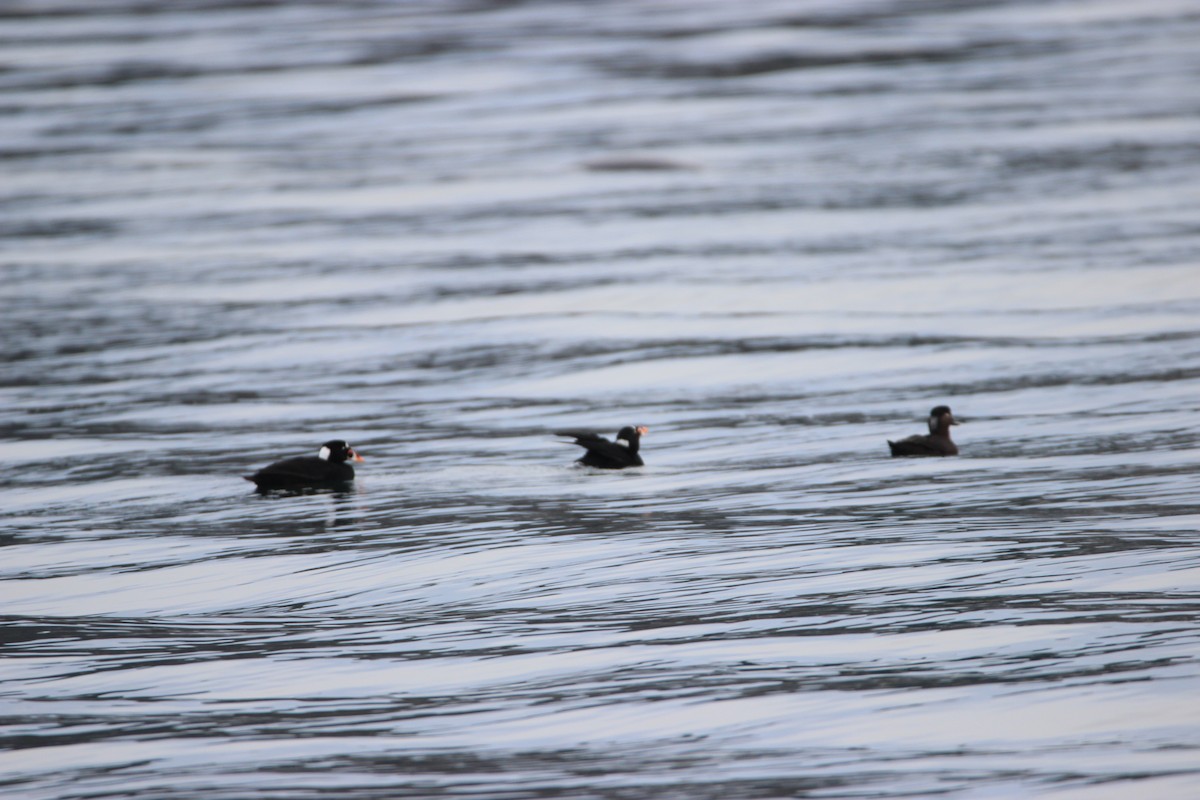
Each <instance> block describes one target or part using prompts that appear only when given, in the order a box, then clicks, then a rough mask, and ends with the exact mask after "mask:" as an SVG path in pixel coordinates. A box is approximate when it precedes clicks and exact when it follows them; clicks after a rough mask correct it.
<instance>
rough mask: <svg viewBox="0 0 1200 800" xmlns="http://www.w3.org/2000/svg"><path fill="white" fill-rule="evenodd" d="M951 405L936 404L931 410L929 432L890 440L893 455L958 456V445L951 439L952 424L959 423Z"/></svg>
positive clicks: (889, 444) (889, 445)
mask: <svg viewBox="0 0 1200 800" xmlns="http://www.w3.org/2000/svg"><path fill="white" fill-rule="evenodd" d="M958 424H959V422H958V420H956V419H954V414H953V413H952V412H951V411H950V406H935V407H934V408H933V410H932V411H930V412H929V433H928V434H927V435H921V434H917V435H915V436H909V437H907V438H905V439H901V440H899V441H897V442H893V441H892V440H890V439H889V440H888V447H890V448H891V450H892V455H893V456H897V457H899V456H956V455H958V445H956V444H955V443H954V442H953V441H952V440H951V439H950V426H951V425H958Z"/></svg>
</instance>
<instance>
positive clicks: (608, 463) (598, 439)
mask: <svg viewBox="0 0 1200 800" xmlns="http://www.w3.org/2000/svg"><path fill="white" fill-rule="evenodd" d="M648 430H649V428H647V427H646V426H645V425H638V426H636V427H635V426H633V425H626V426H625V427H624V428H621V430H619V431H617V440H616V441H615V442H610V441H609V440H608V439H606V438H604V437H603V436H601V435H600V434H598V433H592V432H591V431H556V432H555V434H554V435H555V436H566V437H568V438H570V439H574V440H575V441H574V442H564V443H563V444H577V445H579V446H580V447H582V448H584V449H585V450H587V452H586V453H584V454H583V458H580V459H579V460H578V461H576V462H575V463H576V464H583V465H584V466H585V467H598V468H599V469H624V468H625V467H640V466H643V465H644V464H645V463H646V462H644V461H642V457H641V456H639V455H638V445H639V444H640V443H641V438H642V436H643V435H644V434H645V433H646V432H647V431H648Z"/></svg>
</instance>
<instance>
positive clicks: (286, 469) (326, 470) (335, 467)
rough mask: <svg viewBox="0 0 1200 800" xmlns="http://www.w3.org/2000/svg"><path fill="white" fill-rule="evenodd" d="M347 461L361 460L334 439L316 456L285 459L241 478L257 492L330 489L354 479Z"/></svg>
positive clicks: (349, 448)
mask: <svg viewBox="0 0 1200 800" xmlns="http://www.w3.org/2000/svg"><path fill="white" fill-rule="evenodd" d="M348 459H351V460H354V461H359V462H361V461H362V460H363V457H362V456H360V455H359V454H358V453H356V452H354V448H352V447H351V446H350V445H348V444H346V443H345V442H344V441H342V440H341V439H333V440H331V441H328V442H326V443H325V444H323V445H321V449H320V451H319V452H318V453H317V454H316V455H315V456H296V457H295V458H285V459H283V460H282V461H276V462H275V463H274V464H271V465H269V466H266V467H263V468H262V469H260V470H259V471H258V472H256V473H254V474H253V475H244V476H243V477H244V478H245V479H246V480H248V481H251V482H252V483H254V485H255V486H257V487H258V488H259V489H306V488H322V487H332V486H337V485H338V484H343V483H349V482H350V481H352V480H354V467H352V466H350V465H349V464H347V463H346V461H347V460H348Z"/></svg>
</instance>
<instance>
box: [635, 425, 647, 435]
mask: <svg viewBox="0 0 1200 800" xmlns="http://www.w3.org/2000/svg"><path fill="white" fill-rule="evenodd" d="M635 430H637V432H638V436H645V435H646V434H647V433H649V432H650V429H649V428H647V427H646V426H645V425H638V426H637V428H636V429H635Z"/></svg>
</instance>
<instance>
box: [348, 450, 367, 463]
mask: <svg viewBox="0 0 1200 800" xmlns="http://www.w3.org/2000/svg"><path fill="white" fill-rule="evenodd" d="M349 456H350V460H351V461H357V462H358V463H359V464H361V463H362V462H363V461H365V460H366V459H364V458H363V457H362V456H360V455H359V454H358V451H356V450H351V451H350V452H349Z"/></svg>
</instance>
